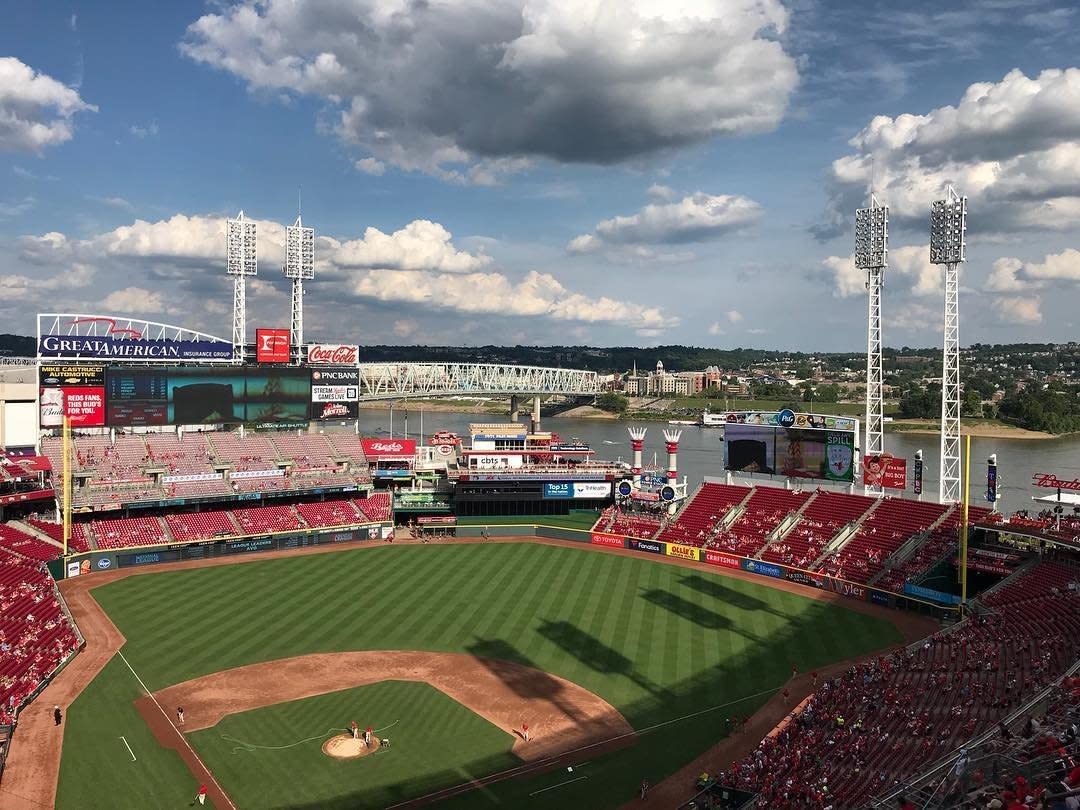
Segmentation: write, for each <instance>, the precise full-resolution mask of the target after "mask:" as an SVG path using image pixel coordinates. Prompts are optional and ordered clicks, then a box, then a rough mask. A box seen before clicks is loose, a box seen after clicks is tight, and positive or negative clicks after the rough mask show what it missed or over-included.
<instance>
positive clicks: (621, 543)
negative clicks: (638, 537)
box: [589, 532, 626, 548]
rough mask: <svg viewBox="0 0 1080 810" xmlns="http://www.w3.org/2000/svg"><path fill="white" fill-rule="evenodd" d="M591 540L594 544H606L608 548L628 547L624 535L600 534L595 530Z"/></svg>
mask: <svg viewBox="0 0 1080 810" xmlns="http://www.w3.org/2000/svg"><path fill="white" fill-rule="evenodd" d="M589 542H590V543H592V544H593V545H594V546H606V547H607V548H626V542H625V540H624V538H622V537H616V536H615V535H612V534H599V533H597V532H593V534H592V537H590V538H589Z"/></svg>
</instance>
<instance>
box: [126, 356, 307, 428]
mask: <svg viewBox="0 0 1080 810" xmlns="http://www.w3.org/2000/svg"><path fill="white" fill-rule="evenodd" d="M105 405H106V424H107V425H109V426H111V427H144V426H152V425H200V424H240V423H246V424H254V425H261V424H272V425H278V426H289V425H297V424H306V423H307V421H308V418H309V417H308V412H309V410H310V408H311V375H310V374H309V372H308V370H307V369H303V368H265V367H264V368H256V367H247V368H243V367H232V368H220V367H217V368H215V367H198V366H194V367H171V368H162V367H159V368H109V369H107V370H106V372H105Z"/></svg>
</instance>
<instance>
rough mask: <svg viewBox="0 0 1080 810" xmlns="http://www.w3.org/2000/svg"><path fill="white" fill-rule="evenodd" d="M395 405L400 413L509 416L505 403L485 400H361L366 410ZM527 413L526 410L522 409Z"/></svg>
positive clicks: (387, 407) (378, 409)
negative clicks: (419, 412)
mask: <svg viewBox="0 0 1080 810" xmlns="http://www.w3.org/2000/svg"><path fill="white" fill-rule="evenodd" d="M391 405H393V406H394V407H395V410H397V412H398V413H403V412H405V411H408V410H410V409H411V410H412V411H413V412H416V411H424V412H425V413H485V414H491V415H496V414H498V415H502V416H506V417H509V414H508V413H507V408H508V407H509V406H508V405H506V404H505V403H499V402H485V401H476V400H474V401H460V400H453V401H448V400H435V399H408V400H395V401H393V402H391V401H390V400H380V401H378V402H361V403H360V408H361V409H362V410H366V411H387V410H389V409H390V406H391ZM522 413H525V411H522Z"/></svg>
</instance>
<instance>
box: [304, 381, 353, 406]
mask: <svg viewBox="0 0 1080 810" xmlns="http://www.w3.org/2000/svg"><path fill="white" fill-rule="evenodd" d="M358 391H359V389H358V388H357V387H356V386H347V385H313V386H311V401H312V402H356V394H357V392H358Z"/></svg>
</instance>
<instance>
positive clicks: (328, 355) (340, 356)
mask: <svg viewBox="0 0 1080 810" xmlns="http://www.w3.org/2000/svg"><path fill="white" fill-rule="evenodd" d="M359 357H360V347H359V346H356V345H350V344H347V343H309V344H308V348H307V361H308V365H312V366H354V365H356V362H357V359H358V358H359Z"/></svg>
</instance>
